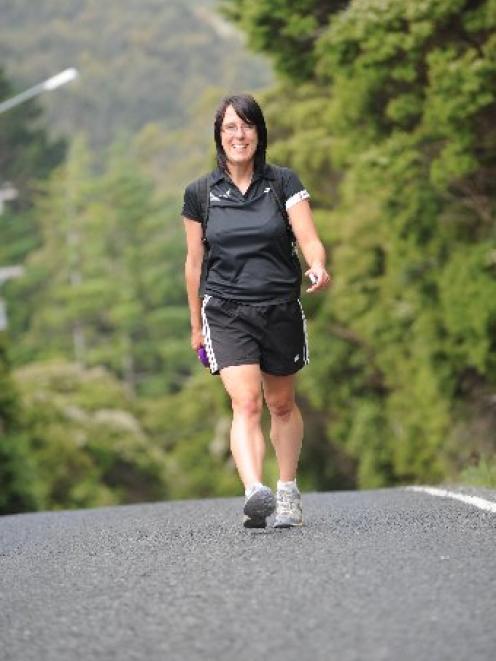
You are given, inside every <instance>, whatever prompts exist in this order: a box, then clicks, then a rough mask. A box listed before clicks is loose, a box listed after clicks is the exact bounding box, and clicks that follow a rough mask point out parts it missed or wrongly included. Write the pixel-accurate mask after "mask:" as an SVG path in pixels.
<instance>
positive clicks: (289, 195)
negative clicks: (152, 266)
mask: <svg viewBox="0 0 496 661" xmlns="http://www.w3.org/2000/svg"><path fill="white" fill-rule="evenodd" d="M214 136H215V143H216V148H217V164H218V167H217V169H216V170H215V171H214V172H212V173H211V174H210V175H208V177H207V179H206V181H207V183H206V184H205V178H203V182H204V184H203V185H199V182H200V180H197V181H196V182H193V183H191V184H190V185H189V186H188V187H187V188H186V191H185V194H184V206H183V211H182V215H183V219H184V226H185V230H186V240H187V257H186V265H185V277H186V288H187V293H188V302H189V308H190V315H191V346H192V348H193V350H195V351H197V350H198V349H199V348H200V347H201V346H203V345H204V346H205V348H206V351H207V355H208V358H209V363H210V370H211V372H212V374H220V378H221V379H222V382H223V385H224V387H225V389H226V391H227V393H228V394H229V396H230V398H231V402H232V410H233V419H232V427H231V451H232V455H233V458H234V461H235V464H236V467H237V470H238V473H239V476H240V478H241V480H242V482H243V484H244V487H245V505H244V515H245V516H244V526H245V527H247V528H265V527H266V525H267V523H266V518H267V517H268V516H269V515H270V514H272V513H273V512H274V510H275V509H276V507H277V511H276V517H275V522H274V527H278V528H286V527H291V526H301V525H302V523H303V514H302V508H301V496H300V492H299V490H298V487H297V485H296V470H297V465H298V458H299V454H300V449H301V444H302V439H303V421H302V418H301V414H300V411H299V409H298V407H297V406H296V403H295V378H296V373H297V372H298V370H299V369H301V368H302V367H303V366H304V365H305V364H307V363H308V346H307V337H306V324H305V316H304V313H303V309H302V307H301V304H300V302H299V298H298V297H299V293H300V286H301V270H300V265H299V261H298V258H297V255H296V253H295V249H294V245H293V242H292V239H294V238H296V241H297V242H298V245H299V247H300V249H301V252H302V253H303V256H304V258H305V261H306V263H307V265H308V270H307V271H306V273H305V275H307V276H309V277H310V278H311V281H312V283H313V284H312V285H311V286H310V287H309V288H308V289H307V292H309V293H314V292H316V291H319V290H321V289H324V288H325V287H327V286H328V284H329V275H328V273H327V271H326V268H325V261H326V258H325V251H324V247H323V246H322V243H321V241H320V240H319V238H318V236H317V232H316V229H315V225H314V222H313V218H312V212H311V210H310V205H309V202H308V198H309V195H308V193H307V191H306V190H305V188H304V187H303V184H302V183H301V182H300V180H299V179H298V177H297V176H296V174H295V173H294V172H292V171H291V170H289V169H288V168H275V167H274V166H269V165H268V164H266V162H265V153H266V148H267V129H266V126H265V120H264V117H263V114H262V111H261V109H260V107H259V105H258V104H257V102H256V101H255V99H253V97H251V96H249V95H246V94H242V95H236V96H229V97H226V98H224V99H223V100H222V102H221V104H220V106H219V108H218V109H217V112H216V116H215V124H214ZM203 190H205V191H206V195H207V199H208V205H207V203H206V201H205V200H204V199H203V195H204V193H203V192H202V191H203ZM281 195H282V196H283V197H284V199H283V200H281V199H280V197H281ZM205 208H206V209H207V211H206V212H205ZM204 257H205V264H204V265H203V269H204V271H203V275H202V264H203V262H204ZM201 280H202V282H201ZM200 284H201V298H200V296H199V289H200ZM262 393H263V398H264V399H265V402H266V404H267V407H268V409H269V412H270V416H271V429H270V438H271V441H272V444H273V446H274V449H275V452H276V457H277V462H278V466H279V480H278V483H277V500H276V498H275V497H274V494H273V492H272V491H271V489H270V488H269V487H267V486H265V485H263V484H262V472H263V459H264V453H265V443H264V438H263V434H262V430H261V413H262V404H263V400H262Z"/></svg>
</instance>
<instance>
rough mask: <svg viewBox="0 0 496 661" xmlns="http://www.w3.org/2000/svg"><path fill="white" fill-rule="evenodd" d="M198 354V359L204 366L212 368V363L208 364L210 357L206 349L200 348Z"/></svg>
mask: <svg viewBox="0 0 496 661" xmlns="http://www.w3.org/2000/svg"><path fill="white" fill-rule="evenodd" d="M196 353H197V354H198V359H199V361H200V362H201V364H202V365H204V366H205V367H210V363H209V362H208V356H207V352H206V351H205V347H200V348H199V349H197V350H196Z"/></svg>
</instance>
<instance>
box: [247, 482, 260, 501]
mask: <svg viewBox="0 0 496 661" xmlns="http://www.w3.org/2000/svg"><path fill="white" fill-rule="evenodd" d="M262 486H263V484H262V483H261V482H253V484H249V485H248V486H247V487H246V489H245V496H246V497H247V498H248V497H249V496H251V495H252V494H253V493H254V491H255V490H256V489H259V488H260V487H262Z"/></svg>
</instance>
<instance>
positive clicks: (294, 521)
mask: <svg viewBox="0 0 496 661" xmlns="http://www.w3.org/2000/svg"><path fill="white" fill-rule="evenodd" d="M302 525H303V511H302V509H301V494H300V492H299V491H298V489H278V490H277V512H276V519H275V521H274V528H291V527H292V526H302Z"/></svg>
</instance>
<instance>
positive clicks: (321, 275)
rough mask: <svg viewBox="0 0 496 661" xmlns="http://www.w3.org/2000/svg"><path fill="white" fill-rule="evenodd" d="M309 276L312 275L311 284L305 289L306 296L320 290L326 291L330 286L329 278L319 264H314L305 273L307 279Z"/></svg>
mask: <svg viewBox="0 0 496 661" xmlns="http://www.w3.org/2000/svg"><path fill="white" fill-rule="evenodd" d="M310 274H312V282H313V284H312V285H311V287H309V288H308V289H307V293H308V294H312V293H313V292H314V291H320V290H321V289H326V288H327V287H329V285H330V284H331V276H330V275H329V273H327V271H326V269H325V267H324V266H322V265H321V264H316V265H315V266H312V267H311V268H309V269H308V270H307V271H305V275H306V276H307V277H310Z"/></svg>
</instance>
